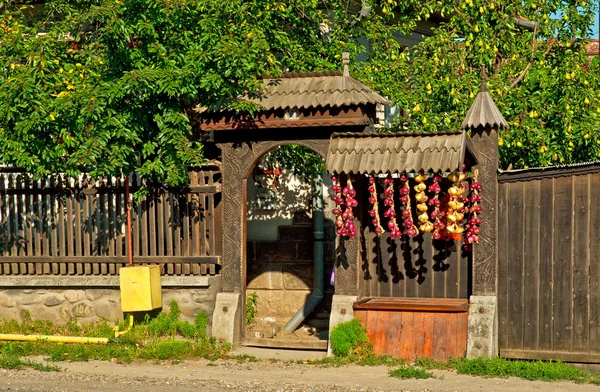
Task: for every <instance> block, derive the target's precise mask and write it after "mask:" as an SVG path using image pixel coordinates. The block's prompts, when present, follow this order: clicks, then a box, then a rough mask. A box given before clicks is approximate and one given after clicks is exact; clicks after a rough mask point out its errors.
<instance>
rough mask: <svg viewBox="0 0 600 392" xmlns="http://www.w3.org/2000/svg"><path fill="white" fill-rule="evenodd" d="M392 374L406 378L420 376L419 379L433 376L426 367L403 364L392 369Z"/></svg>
mask: <svg viewBox="0 0 600 392" xmlns="http://www.w3.org/2000/svg"><path fill="white" fill-rule="evenodd" d="M390 376H392V377H396V378H401V379H403V380H406V379H409V378H419V379H424V378H431V377H433V374H432V373H431V372H428V371H427V370H424V369H419V368H414V367H410V366H403V367H401V368H398V369H396V370H392V371H390Z"/></svg>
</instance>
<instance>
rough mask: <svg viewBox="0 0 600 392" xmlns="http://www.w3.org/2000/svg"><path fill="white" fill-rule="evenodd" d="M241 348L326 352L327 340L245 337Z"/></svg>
mask: <svg viewBox="0 0 600 392" xmlns="http://www.w3.org/2000/svg"><path fill="white" fill-rule="evenodd" d="M242 346H250V347H269V348H290V349H298V350H300V349H305V350H322V351H326V350H327V340H318V339H293V338H273V339H264V338H263V339H261V338H250V337H247V338H244V339H243V340H242Z"/></svg>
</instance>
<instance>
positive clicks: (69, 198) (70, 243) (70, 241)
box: [65, 178, 76, 275]
mask: <svg viewBox="0 0 600 392" xmlns="http://www.w3.org/2000/svg"><path fill="white" fill-rule="evenodd" d="M68 186H69V189H71V190H72V189H73V188H74V182H73V179H72V178H69V179H68ZM65 198H66V209H67V215H66V216H67V219H66V225H67V253H66V255H67V256H75V236H74V230H73V225H74V224H75V222H76V219H75V216H74V213H73V204H74V200H75V198H74V196H73V192H69V193H68V194H67V195H66V196H65ZM68 274H69V275H75V264H69V266H68Z"/></svg>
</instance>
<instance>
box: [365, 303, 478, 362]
mask: <svg viewBox="0 0 600 392" xmlns="http://www.w3.org/2000/svg"><path fill="white" fill-rule="evenodd" d="M467 309H468V302H467V301H466V300H456V299H450V300H449V299H435V300H424V299H409V300H406V299H399V300H396V299H394V300H383V299H379V298H373V299H368V300H366V301H364V300H363V301H359V302H358V303H357V304H356V305H355V306H354V314H355V316H356V317H357V318H358V319H359V320H360V321H361V323H362V325H363V326H364V327H365V328H366V329H367V336H368V338H369V340H370V341H371V343H372V344H373V350H374V351H375V353H376V354H378V355H390V356H392V357H394V358H403V359H406V360H413V359H415V358H433V359H435V360H438V361H446V360H448V359H450V358H459V357H462V356H463V355H464V352H465V350H466V347H467V319H468V314H469V313H468V310H467Z"/></svg>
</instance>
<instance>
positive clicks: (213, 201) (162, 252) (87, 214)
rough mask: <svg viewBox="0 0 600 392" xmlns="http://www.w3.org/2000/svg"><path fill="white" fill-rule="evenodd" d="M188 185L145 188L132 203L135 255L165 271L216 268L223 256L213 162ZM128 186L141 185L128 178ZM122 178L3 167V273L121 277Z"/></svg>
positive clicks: (123, 262) (0, 253)
mask: <svg viewBox="0 0 600 392" xmlns="http://www.w3.org/2000/svg"><path fill="white" fill-rule="evenodd" d="M189 177H190V182H189V186H187V187H182V188H176V189H163V188H161V187H157V186H148V189H149V193H148V194H147V196H146V197H145V198H144V199H143V200H142V201H141V202H140V203H134V202H132V203H131V219H132V238H133V260H134V263H135V264H160V265H161V266H162V267H163V268H162V273H163V274H165V275H205V274H216V273H218V270H219V265H218V264H219V261H220V257H219V255H220V254H221V249H220V246H221V241H220V210H221V204H220V189H221V183H220V181H221V174H220V171H219V168H218V167H217V166H206V167H202V168H199V169H197V170H191V171H190V172H189ZM130 184H131V191H132V192H135V191H136V190H137V189H139V188H140V186H141V185H142V184H141V182H140V178H139V177H138V176H136V175H135V174H134V175H132V176H130ZM124 193H125V188H124V178H114V177H113V178H101V179H98V180H96V181H94V180H92V179H90V178H89V177H87V176H81V177H80V178H67V177H66V176H62V175H56V176H49V177H46V178H44V179H42V180H34V179H33V178H32V177H31V176H30V175H28V174H27V173H23V172H15V171H12V172H11V171H8V170H7V169H3V171H2V172H0V275H118V271H119V269H120V268H121V267H123V266H125V265H126V264H127V259H128V257H127V246H126V214H125V207H126V206H125V195H124Z"/></svg>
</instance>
